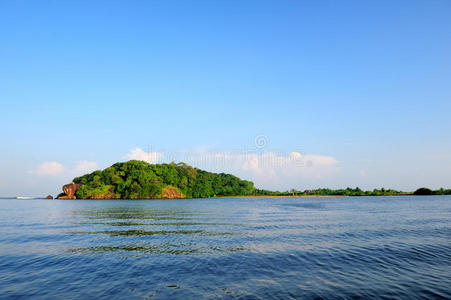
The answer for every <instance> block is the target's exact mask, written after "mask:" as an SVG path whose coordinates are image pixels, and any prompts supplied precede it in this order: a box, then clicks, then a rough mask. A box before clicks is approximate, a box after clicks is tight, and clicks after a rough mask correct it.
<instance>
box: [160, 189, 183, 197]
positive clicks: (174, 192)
mask: <svg viewBox="0 0 451 300" xmlns="http://www.w3.org/2000/svg"><path fill="white" fill-rule="evenodd" d="M161 198H163V199H180V198H185V196H184V195H183V194H182V193H181V192H180V191H179V190H178V189H176V188H175V187H173V186H167V187H165V188H164V189H163V191H162V192H161Z"/></svg>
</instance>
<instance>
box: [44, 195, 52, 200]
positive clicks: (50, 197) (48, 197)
mask: <svg viewBox="0 0 451 300" xmlns="http://www.w3.org/2000/svg"><path fill="white" fill-rule="evenodd" d="M45 199H50V200H51V199H53V197H52V195H48V196H47V197H45Z"/></svg>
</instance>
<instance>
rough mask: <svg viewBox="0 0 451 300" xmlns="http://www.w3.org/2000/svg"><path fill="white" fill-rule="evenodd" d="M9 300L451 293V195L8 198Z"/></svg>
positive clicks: (1, 268) (0, 258)
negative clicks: (122, 198) (105, 198)
mask: <svg viewBox="0 0 451 300" xmlns="http://www.w3.org/2000/svg"><path fill="white" fill-rule="evenodd" d="M0 298H1V299H20V298H28V299H168V298H169V299H204V298H205V299H207V298H208V299H215V298H221V299H222V298H224V299H299V298H301V299H321V298H327V299H343V298H345V299H349V298H352V299H355V298H361V299H365V298H387V299H392V298H401V299H424V298H428V299H434V298H436V299H441V298H443V299H446V298H447V299H451V197H450V196H426V197H422V196H416V197H414V196H401V197H355V198H353V197H350V198H348V197H336V198H333V197H320V198H316V197H315V198H294V197H287V198H231V199H226V198H223V199H185V200H18V199H1V200H0Z"/></svg>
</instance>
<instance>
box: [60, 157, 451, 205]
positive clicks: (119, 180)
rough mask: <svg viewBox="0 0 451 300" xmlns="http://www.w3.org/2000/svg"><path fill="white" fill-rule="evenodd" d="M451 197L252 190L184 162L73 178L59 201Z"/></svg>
mask: <svg viewBox="0 0 451 300" xmlns="http://www.w3.org/2000/svg"><path fill="white" fill-rule="evenodd" d="M412 194H414V195H445V194H446V195H450V194H451V190H449V189H448V190H445V189H440V190H437V191H433V190H430V189H427V188H420V189H418V190H416V191H415V192H414V193H411V192H402V191H397V190H393V189H385V188H381V189H374V190H372V191H363V190H361V189H360V188H358V187H356V188H346V189H338V190H333V189H314V190H304V191H298V190H294V189H292V190H290V191H285V192H279V191H268V190H263V189H258V188H255V186H254V183H253V182H251V181H247V180H242V179H240V178H238V177H236V176H234V175H231V174H225V173H212V172H207V171H204V170H201V169H197V168H194V167H191V166H189V165H187V164H185V163H183V162H181V163H169V164H149V163H147V162H144V161H138V160H130V161H128V162H119V163H115V164H114V165H112V166H111V167H108V168H106V169H104V170H97V171H94V172H92V173H89V174H86V175H83V176H80V177H76V178H74V179H73V181H72V182H71V183H70V184H67V185H64V186H63V193H61V194H59V195H58V196H57V198H58V199H172V198H211V197H238V196H390V195H412Z"/></svg>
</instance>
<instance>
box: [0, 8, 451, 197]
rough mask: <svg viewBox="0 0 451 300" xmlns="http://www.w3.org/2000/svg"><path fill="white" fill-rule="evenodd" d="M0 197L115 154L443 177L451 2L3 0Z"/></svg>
mask: <svg viewBox="0 0 451 300" xmlns="http://www.w3.org/2000/svg"><path fill="white" fill-rule="evenodd" d="M0 109H1V118H0V122H1V123H0V126H1V128H2V129H1V131H0V138H1V141H2V142H1V147H0V196H45V195H47V194H51V195H56V194H57V193H59V192H60V191H61V186H62V185H63V184H65V183H68V182H70V181H71V180H72V179H73V178H74V177H75V176H79V175H83V174H85V173H86V172H91V171H93V170H96V169H103V168H106V167H108V166H110V165H112V164H113V163H115V162H118V161H126V160H129V159H141V160H145V161H148V162H151V163H162V162H171V161H185V162H187V163H189V164H191V165H193V166H195V167H199V168H203V169H206V170H209V171H215V172H226V173H232V174H235V175H237V176H239V177H241V178H243V179H247V180H252V181H254V183H255V185H256V186H257V187H259V188H265V189H273V190H287V189H291V188H295V189H302V190H303V189H310V188H317V187H329V188H344V187H348V186H349V187H356V186H359V187H360V188H363V189H374V188H381V187H386V188H395V189H402V190H405V191H412V190H415V189H416V188H418V187H421V186H427V187H430V188H440V187H445V188H446V187H447V188H451V118H450V111H451V1H449V0H435V1H430V0H424V1H417V0H409V1H407V0H400V1H392V0H378V1H336V0H330V1H321V0H320V1H317V0H315V1H313V0H312V1H262V0H259V1H206V0H205V1H92V0H89V1H83V0H77V1H69V0H68V1H21V0H12V1H9V0H2V1H0Z"/></svg>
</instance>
